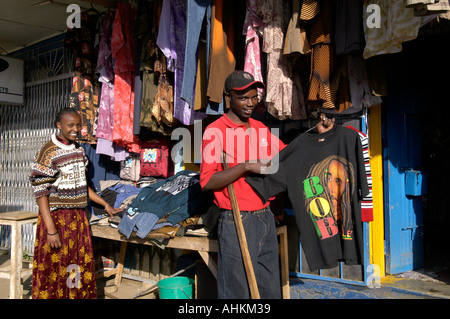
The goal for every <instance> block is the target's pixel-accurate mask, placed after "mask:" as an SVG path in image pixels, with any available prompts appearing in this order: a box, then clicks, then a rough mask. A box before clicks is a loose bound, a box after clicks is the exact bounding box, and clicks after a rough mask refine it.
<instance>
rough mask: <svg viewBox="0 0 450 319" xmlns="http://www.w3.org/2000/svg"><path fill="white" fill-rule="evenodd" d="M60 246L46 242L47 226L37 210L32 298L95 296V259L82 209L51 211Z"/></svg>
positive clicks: (85, 297)
mask: <svg viewBox="0 0 450 319" xmlns="http://www.w3.org/2000/svg"><path fill="white" fill-rule="evenodd" d="M51 216H52V218H53V221H54V223H55V226H56V228H57V229H58V232H59V236H60V238H61V243H62V246H61V248H51V247H50V246H49V245H48V243H47V228H46V226H45V223H44V222H43V220H42V218H41V214H40V213H39V217H38V222H37V229H36V242H35V247H34V261H33V275H32V298H33V299H93V298H97V286H96V281H95V260H94V255H93V247H92V239H91V233H90V228H89V222H88V220H87V217H86V211H85V210H84V209H59V210H56V211H54V212H52V213H51Z"/></svg>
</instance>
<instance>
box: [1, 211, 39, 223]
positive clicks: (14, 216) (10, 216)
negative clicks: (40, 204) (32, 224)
mask: <svg viewBox="0 0 450 319" xmlns="http://www.w3.org/2000/svg"><path fill="white" fill-rule="evenodd" d="M37 217H38V213H37V212H29V211H14V212H7V213H0V220H2V219H4V220H12V221H19V220H24V219H33V218H37Z"/></svg>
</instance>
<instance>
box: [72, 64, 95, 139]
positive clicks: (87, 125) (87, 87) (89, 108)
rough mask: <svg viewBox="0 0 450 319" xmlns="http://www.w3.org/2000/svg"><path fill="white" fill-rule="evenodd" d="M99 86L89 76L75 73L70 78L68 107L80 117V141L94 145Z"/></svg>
mask: <svg viewBox="0 0 450 319" xmlns="http://www.w3.org/2000/svg"><path fill="white" fill-rule="evenodd" d="M99 94H100V92H99V86H98V83H97V82H93V81H92V79H91V78H90V77H89V76H84V75H83V74H81V73H80V72H75V73H74V75H73V78H72V92H71V95H70V107H71V108H73V109H75V110H77V112H78V113H79V114H80V117H81V133H80V137H79V139H80V141H82V142H85V143H95V141H96V140H97V138H96V136H95V135H96V133H97V119H98V107H99V105H98V104H99Z"/></svg>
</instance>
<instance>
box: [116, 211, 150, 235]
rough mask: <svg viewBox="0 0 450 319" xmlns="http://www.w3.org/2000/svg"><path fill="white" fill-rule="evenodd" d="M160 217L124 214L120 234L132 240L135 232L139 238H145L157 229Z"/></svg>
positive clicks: (120, 224) (146, 214)
mask: <svg viewBox="0 0 450 319" xmlns="http://www.w3.org/2000/svg"><path fill="white" fill-rule="evenodd" d="M158 220H159V217H158V216H156V215H155V214H152V213H146V212H142V213H136V214H134V215H133V216H130V215H128V214H123V217H122V220H121V221H120V223H119V227H118V228H119V232H120V233H122V234H123V235H125V236H126V237H127V238H130V236H131V234H132V232H133V231H135V232H136V236H138V237H139V238H145V237H147V235H148V234H149V233H150V232H151V231H152V229H153V227H155V225H156V222H157V221H158Z"/></svg>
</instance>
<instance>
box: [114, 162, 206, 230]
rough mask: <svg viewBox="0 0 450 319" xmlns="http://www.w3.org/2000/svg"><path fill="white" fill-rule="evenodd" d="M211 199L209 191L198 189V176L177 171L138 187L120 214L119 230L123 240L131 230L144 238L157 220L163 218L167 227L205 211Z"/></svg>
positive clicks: (187, 171)
mask: <svg viewBox="0 0 450 319" xmlns="http://www.w3.org/2000/svg"><path fill="white" fill-rule="evenodd" d="M212 200H213V194H212V192H204V191H203V190H202V188H201V186H200V183H199V173H197V172H193V171H189V170H184V171H180V172H178V173H177V174H176V175H174V176H172V177H169V178H167V179H164V180H161V181H159V182H157V183H154V184H152V185H149V186H147V187H144V188H142V189H141V190H140V192H139V194H138V195H137V196H136V198H135V199H134V200H133V201H132V202H131V203H130V204H129V206H128V209H127V211H126V212H125V213H124V214H123V217H122V220H121V222H120V224H119V231H120V232H121V233H122V234H124V235H125V236H126V237H127V238H130V236H131V234H132V232H133V231H135V232H136V236H138V237H140V238H145V237H146V236H147V235H148V234H149V233H150V232H151V231H152V230H153V229H155V226H156V224H157V223H158V220H160V219H161V218H163V217H166V218H167V225H172V226H175V225H177V224H178V223H180V222H182V221H183V220H185V219H186V218H189V217H191V216H193V215H194V214H202V213H203V212H206V211H207V209H208V208H209V207H210V206H211V205H212ZM158 225H160V223H158Z"/></svg>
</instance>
